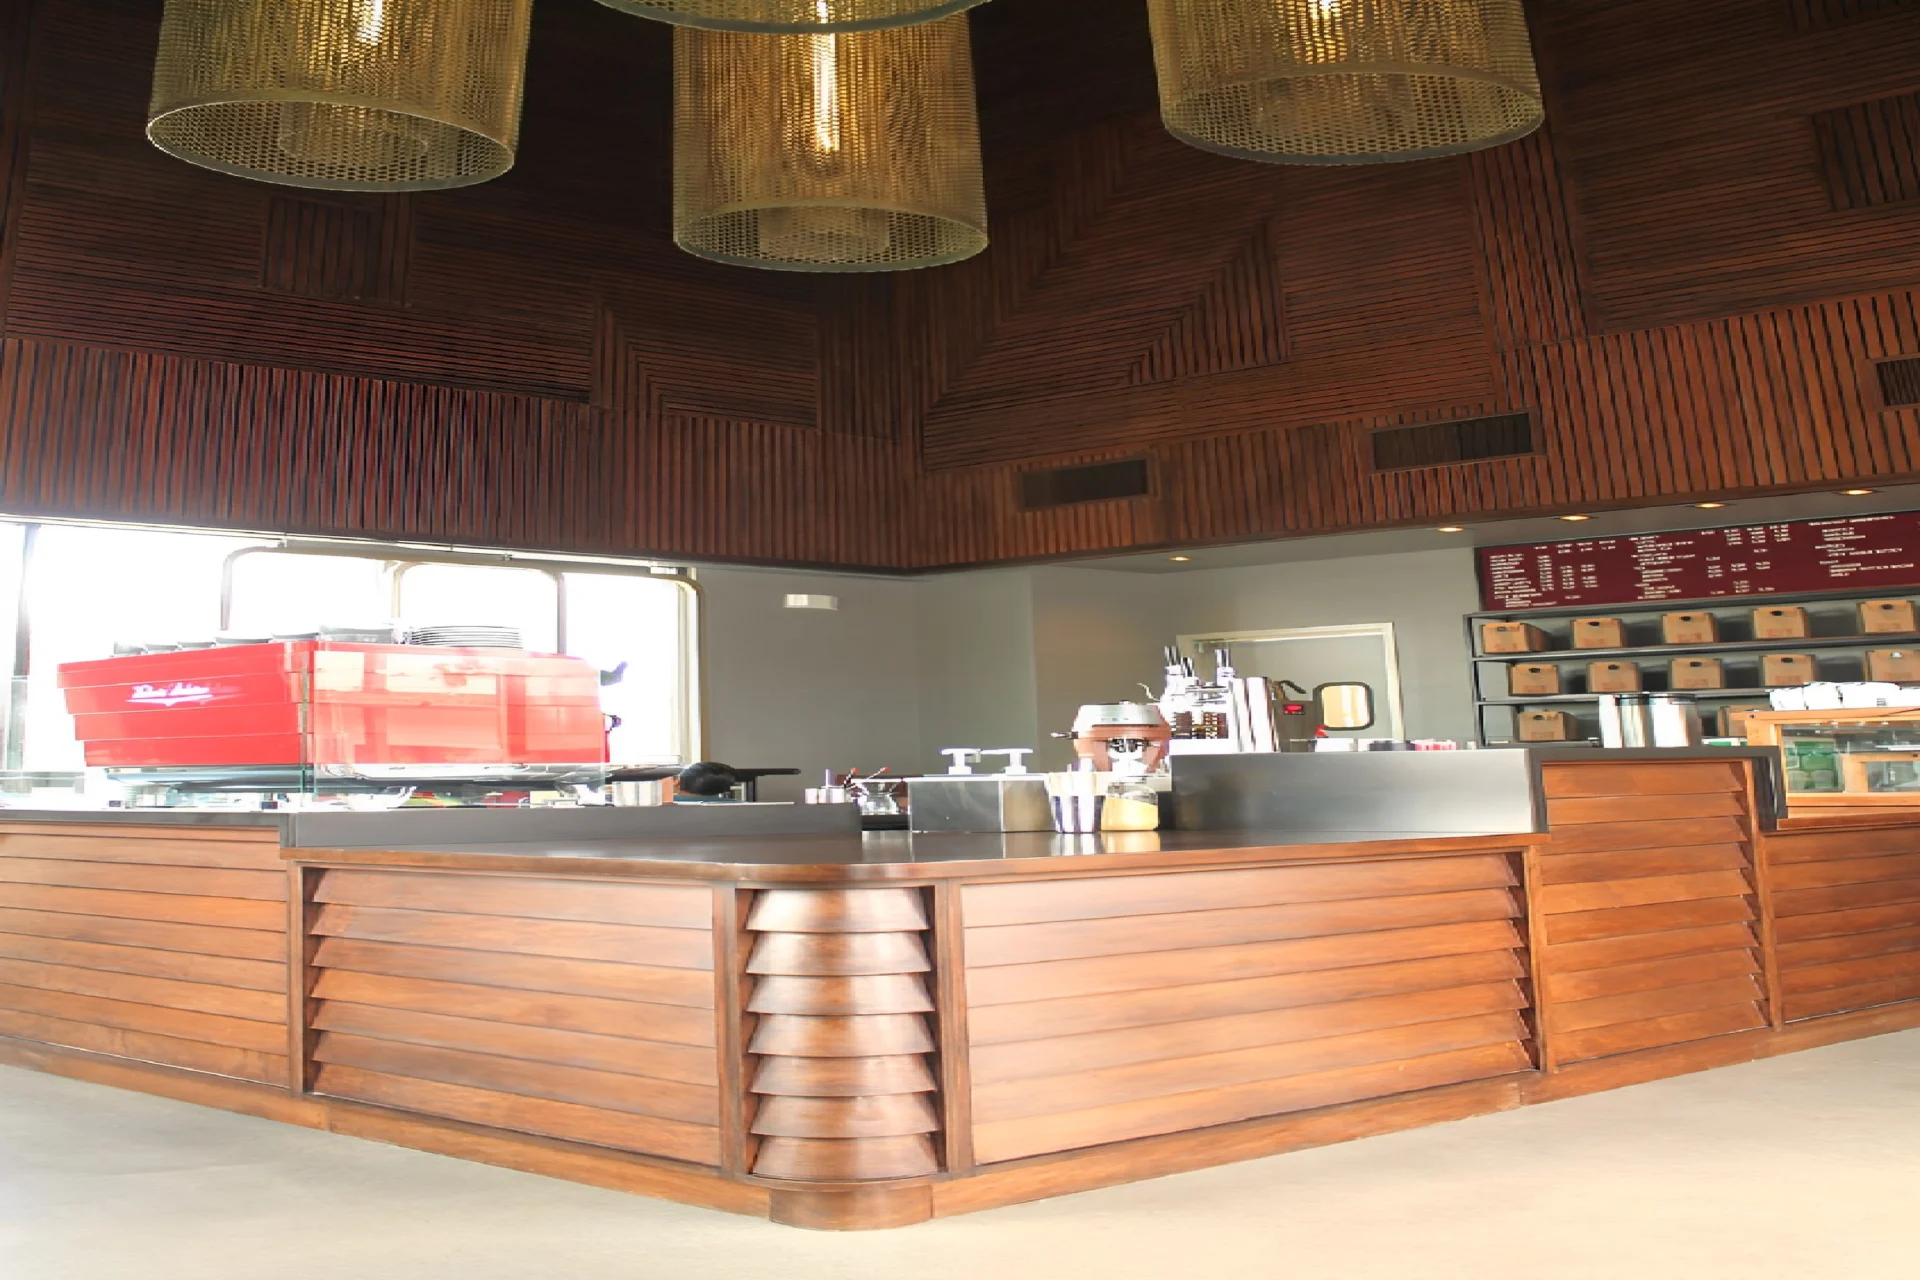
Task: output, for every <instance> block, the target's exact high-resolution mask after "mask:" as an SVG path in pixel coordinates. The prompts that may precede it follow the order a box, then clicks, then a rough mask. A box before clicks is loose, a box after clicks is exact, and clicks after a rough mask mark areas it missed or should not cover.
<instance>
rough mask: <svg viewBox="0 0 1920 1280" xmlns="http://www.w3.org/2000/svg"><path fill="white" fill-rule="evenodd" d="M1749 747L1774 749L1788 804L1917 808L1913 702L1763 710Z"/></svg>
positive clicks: (1751, 727)
mask: <svg viewBox="0 0 1920 1280" xmlns="http://www.w3.org/2000/svg"><path fill="white" fill-rule="evenodd" d="M1747 725H1748V728H1747V741H1748V744H1749V745H1751V746H1769V747H1778V748H1780V757H1781V763H1782V765H1783V766H1784V768H1785V772H1786V779H1787V803H1788V804H1789V805H1790V806H1792V807H1800V806H1807V805H1813V806H1835V805H1837V806H1859V807H1870V806H1883V805H1914V806H1920V707H1880V708H1873V709H1865V710H1843V711H1832V710H1827V711H1762V712H1755V713H1753V714H1752V715H1750V716H1749V717H1748V720H1747Z"/></svg>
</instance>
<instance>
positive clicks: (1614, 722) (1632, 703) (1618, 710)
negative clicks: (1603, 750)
mask: <svg viewBox="0 0 1920 1280" xmlns="http://www.w3.org/2000/svg"><path fill="white" fill-rule="evenodd" d="M1600 745H1601V746H1603V747H1649V746H1652V745H1653V721H1652V719H1651V716H1650V715H1649V711H1648V707H1647V699H1646V696H1645V695H1644V694H1638V693H1603V694H1601V695H1600Z"/></svg>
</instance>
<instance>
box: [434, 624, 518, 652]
mask: <svg viewBox="0 0 1920 1280" xmlns="http://www.w3.org/2000/svg"><path fill="white" fill-rule="evenodd" d="M407 643H408V644H427V645H433V646H435V647H436V648H442V649H519V648H522V647H523V646H522V645H521V643H520V632H519V629H518V628H515V627H416V628H414V629H413V630H412V631H411V632H409V633H408V635H407Z"/></svg>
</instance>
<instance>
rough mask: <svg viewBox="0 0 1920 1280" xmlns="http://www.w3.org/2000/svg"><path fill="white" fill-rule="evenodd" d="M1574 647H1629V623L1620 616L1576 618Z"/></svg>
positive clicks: (1574, 623)
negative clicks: (1619, 617) (1621, 619)
mask: <svg viewBox="0 0 1920 1280" xmlns="http://www.w3.org/2000/svg"><path fill="white" fill-rule="evenodd" d="M1573 647H1574V648H1576V649H1624V648H1626V647H1627V624H1626V623H1624V622H1622V621H1620V619H1618V618H1575V619H1574V620H1573Z"/></svg>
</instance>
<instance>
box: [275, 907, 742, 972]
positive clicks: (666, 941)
mask: <svg viewBox="0 0 1920 1280" xmlns="http://www.w3.org/2000/svg"><path fill="white" fill-rule="evenodd" d="M312 928H313V932H314V933H316V934H319V935H320V936H322V937H332V938H355V939H358V940H360V941H363V942H399V943H411V944H416V945H419V946H427V947H455V948H460V949H462V950H467V951H492V952H497V953H502V954H511V955H527V956H553V957H557V958H560V959H571V960H614V961H625V962H628V963H633V964H646V965H659V966H662V967H665V968H672V969H711V968H712V967H713V943H712V940H711V938H710V937H709V936H708V934H707V933H706V932H705V931H702V930H698V929H658V928H654V927H652V926H649V925H617V924H580V923H577V922H574V921H570V920H517V919H512V918H509V917H502V916H471V915H461V914H460V913H458V912H452V911H394V910H387V909H385V908H381V907H347V906H340V905H338V904H329V905H326V906H322V907H320V908H319V909H318V911H316V912H315V918H314V923H313V926H312Z"/></svg>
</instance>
